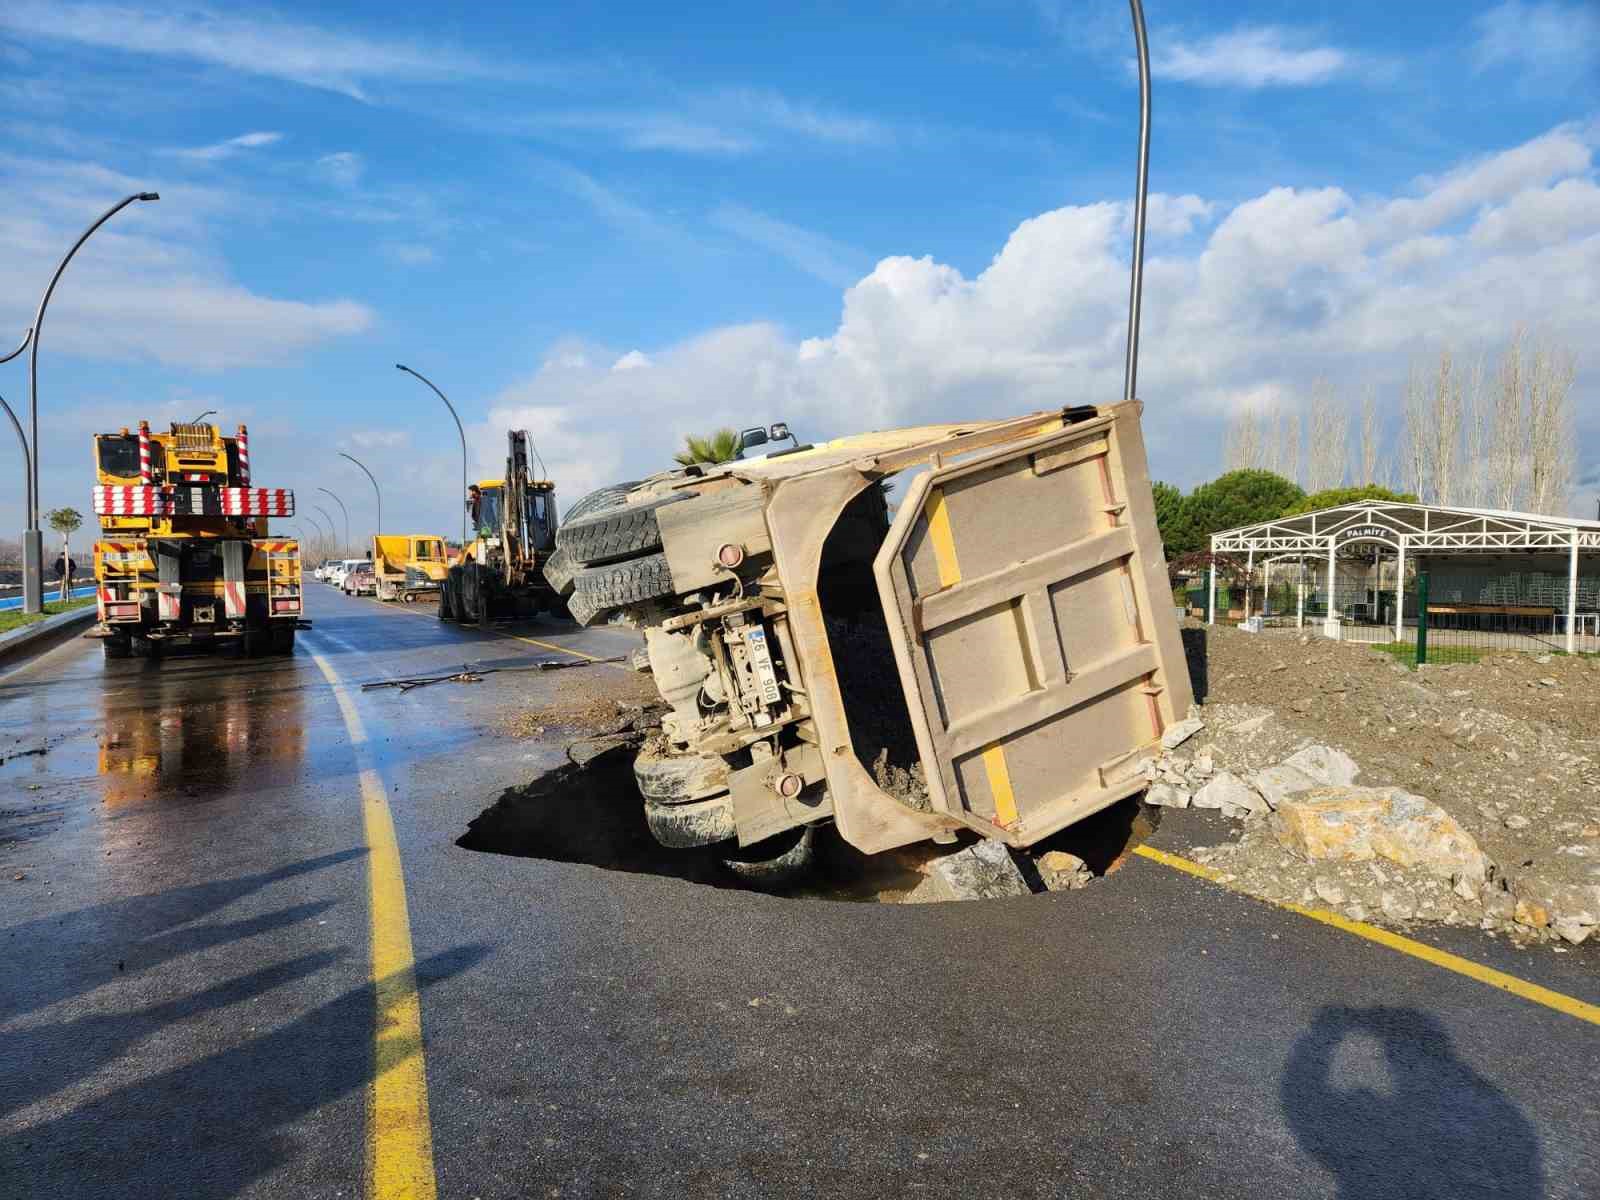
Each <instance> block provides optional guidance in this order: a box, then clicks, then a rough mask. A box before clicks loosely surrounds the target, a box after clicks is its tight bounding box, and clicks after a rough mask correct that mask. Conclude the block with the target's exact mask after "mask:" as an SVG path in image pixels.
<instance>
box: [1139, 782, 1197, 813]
mask: <svg viewBox="0 0 1600 1200" xmlns="http://www.w3.org/2000/svg"><path fill="white" fill-rule="evenodd" d="M1144 802H1145V803H1146V804H1153V805H1155V806H1156V807H1157V808H1188V807H1189V793H1188V792H1186V791H1184V790H1183V789H1182V788H1175V787H1173V786H1172V785H1171V784H1170V783H1158V784H1155V785H1153V786H1152V787H1151V788H1150V790H1149V791H1147V792H1145V794H1144Z"/></svg>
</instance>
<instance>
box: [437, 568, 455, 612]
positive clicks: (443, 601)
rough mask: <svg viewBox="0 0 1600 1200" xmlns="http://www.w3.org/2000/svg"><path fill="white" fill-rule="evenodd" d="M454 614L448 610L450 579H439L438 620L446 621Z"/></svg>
mask: <svg viewBox="0 0 1600 1200" xmlns="http://www.w3.org/2000/svg"><path fill="white" fill-rule="evenodd" d="M453 615H454V614H453V613H451V611H450V580H449V578H448V577H447V578H445V579H441V580H440V581H439V620H441V621H448V620H450V618H451V617H452V616H453Z"/></svg>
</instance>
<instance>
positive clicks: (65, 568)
mask: <svg viewBox="0 0 1600 1200" xmlns="http://www.w3.org/2000/svg"><path fill="white" fill-rule="evenodd" d="M44 519H45V521H46V522H47V523H48V524H49V526H50V528H51V529H54V530H55V531H56V532H57V533H59V534H60V535H61V598H62V599H63V600H66V599H67V598H68V597H69V596H71V594H72V571H71V569H70V565H71V563H72V556H71V555H70V554H69V553H68V551H67V543H68V542H69V541H71V539H72V535H73V533H74V532H75V531H76V530H77V528H78V527H79V526H80V525H82V524H83V514H82V513H80V512H79V511H78V510H77V509H75V508H52V509H51V510H50V511H49V512H47V513H45V515H44Z"/></svg>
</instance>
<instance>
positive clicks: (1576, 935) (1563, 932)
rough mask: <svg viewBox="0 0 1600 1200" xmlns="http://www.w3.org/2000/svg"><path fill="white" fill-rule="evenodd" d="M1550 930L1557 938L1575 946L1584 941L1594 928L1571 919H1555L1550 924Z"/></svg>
mask: <svg viewBox="0 0 1600 1200" xmlns="http://www.w3.org/2000/svg"><path fill="white" fill-rule="evenodd" d="M1550 928H1551V929H1553V930H1555V931H1556V935H1557V936H1558V937H1560V938H1562V939H1564V940H1565V941H1568V942H1571V943H1572V944H1573V945H1574V946H1576V945H1578V944H1579V943H1581V942H1583V941H1584V940H1586V939H1587V938H1588V937H1589V935H1590V934H1592V933H1593V932H1594V931H1595V928H1596V927H1595V926H1593V925H1590V924H1587V923H1586V922H1584V921H1579V920H1574V919H1573V918H1571V917H1557V918H1556V919H1555V920H1554V921H1552V922H1550Z"/></svg>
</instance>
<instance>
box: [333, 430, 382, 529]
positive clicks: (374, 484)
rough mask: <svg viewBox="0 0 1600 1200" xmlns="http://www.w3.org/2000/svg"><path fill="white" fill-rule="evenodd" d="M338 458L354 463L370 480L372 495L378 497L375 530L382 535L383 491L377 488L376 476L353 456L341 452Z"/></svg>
mask: <svg viewBox="0 0 1600 1200" xmlns="http://www.w3.org/2000/svg"><path fill="white" fill-rule="evenodd" d="M339 457H340V458H348V459H349V460H350V461H351V462H353V463H355V465H356V466H358V467H360V468H361V470H362V472H363V473H364V474H365V475H366V477H367V478H368V479H370V480H372V491H373V494H375V495H376V496H377V497H378V529H377V532H379V533H382V532H383V489H382V488H380V487H379V486H378V477H377V476H376V475H374V474H373V473H372V472H371V471H368V470H367V464H366V463H364V462H362V461H361V460H360V459H359V458H356V457H355V456H354V455H351V454H346V453H345V452H344V451H343V450H341V451H339Z"/></svg>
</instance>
